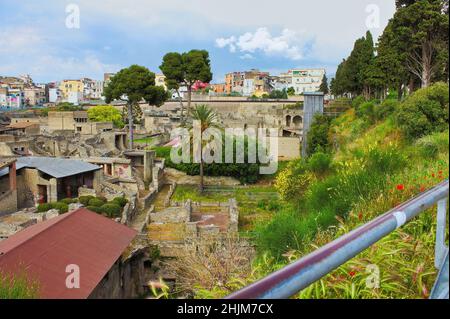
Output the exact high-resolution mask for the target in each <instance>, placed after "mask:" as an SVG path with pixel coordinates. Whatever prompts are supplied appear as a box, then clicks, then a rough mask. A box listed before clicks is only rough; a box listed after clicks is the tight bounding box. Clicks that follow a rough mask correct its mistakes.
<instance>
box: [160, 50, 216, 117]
mask: <svg viewBox="0 0 450 319" xmlns="http://www.w3.org/2000/svg"><path fill="white" fill-rule="evenodd" d="M160 69H161V71H162V72H163V74H164V75H165V76H166V83H167V85H168V87H169V88H171V89H175V90H178V89H179V87H180V86H183V85H184V86H186V87H187V90H188V106H187V107H188V110H190V108H191V102H192V86H193V85H194V84H195V82H197V81H201V82H204V83H209V82H210V81H211V80H212V72H211V62H210V59H209V53H208V51H206V50H191V51H189V52H185V53H181V54H180V53H177V52H170V53H167V54H166V55H165V56H164V58H163V63H162V64H161V66H160ZM178 94H179V92H178ZM181 106H182V105H181ZM182 113H183V106H182Z"/></svg>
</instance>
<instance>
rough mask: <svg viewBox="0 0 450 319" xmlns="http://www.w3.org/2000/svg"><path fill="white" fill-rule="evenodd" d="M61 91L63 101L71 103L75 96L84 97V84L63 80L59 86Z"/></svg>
mask: <svg viewBox="0 0 450 319" xmlns="http://www.w3.org/2000/svg"><path fill="white" fill-rule="evenodd" d="M59 91H60V92H61V98H62V100H63V101H69V97H71V98H73V96H74V95H77V96H80V95H81V96H83V92H84V83H83V81H82V80H63V81H61V83H60V84H59Z"/></svg>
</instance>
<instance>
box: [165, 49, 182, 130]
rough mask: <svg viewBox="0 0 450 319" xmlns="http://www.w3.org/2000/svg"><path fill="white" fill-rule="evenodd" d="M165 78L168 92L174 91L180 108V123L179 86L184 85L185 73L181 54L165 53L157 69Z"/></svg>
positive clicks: (180, 99) (180, 100)
mask: <svg viewBox="0 0 450 319" xmlns="http://www.w3.org/2000/svg"><path fill="white" fill-rule="evenodd" d="M159 68H160V69H161V71H162V72H163V74H164V76H165V77H166V85H167V88H168V89H169V90H175V92H176V93H177V95H178V100H179V102H180V107H181V121H182V122H183V121H184V120H183V118H184V105H183V99H182V98H181V95H180V86H181V85H183V84H185V71H184V64H183V58H182V56H181V54H179V53H176V52H170V53H167V54H166V55H165V56H164V57H163V62H162V64H161V66H160V67H159Z"/></svg>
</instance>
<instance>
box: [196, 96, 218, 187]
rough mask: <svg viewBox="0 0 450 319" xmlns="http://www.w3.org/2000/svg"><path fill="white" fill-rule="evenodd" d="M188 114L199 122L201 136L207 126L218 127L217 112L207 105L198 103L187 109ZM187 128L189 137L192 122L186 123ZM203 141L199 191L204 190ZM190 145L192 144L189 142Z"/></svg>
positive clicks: (202, 145) (202, 144)
mask: <svg viewBox="0 0 450 319" xmlns="http://www.w3.org/2000/svg"><path fill="white" fill-rule="evenodd" d="M189 115H190V117H191V119H192V120H193V121H198V122H200V131H201V133H202V136H203V132H205V131H206V130H207V129H209V128H219V127H220V126H219V123H218V116H217V113H216V112H214V111H213V110H212V109H211V108H209V107H208V106H207V105H204V104H200V105H196V106H195V107H194V108H193V109H190V110H189ZM188 128H189V129H190V130H191V138H192V136H193V132H192V130H193V126H192V124H188ZM204 143H205V142H204V141H203V140H202V143H201V156H200V186H199V189H200V192H203V190H204V182H203V179H204V176H203V175H204V174H203V165H204V163H203V148H204ZM191 145H192V144H191Z"/></svg>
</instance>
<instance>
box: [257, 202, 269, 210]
mask: <svg viewBox="0 0 450 319" xmlns="http://www.w3.org/2000/svg"><path fill="white" fill-rule="evenodd" d="M257 206H258V208H259V209H266V206H267V201H266V200H260V201H259V202H258V204H257Z"/></svg>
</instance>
